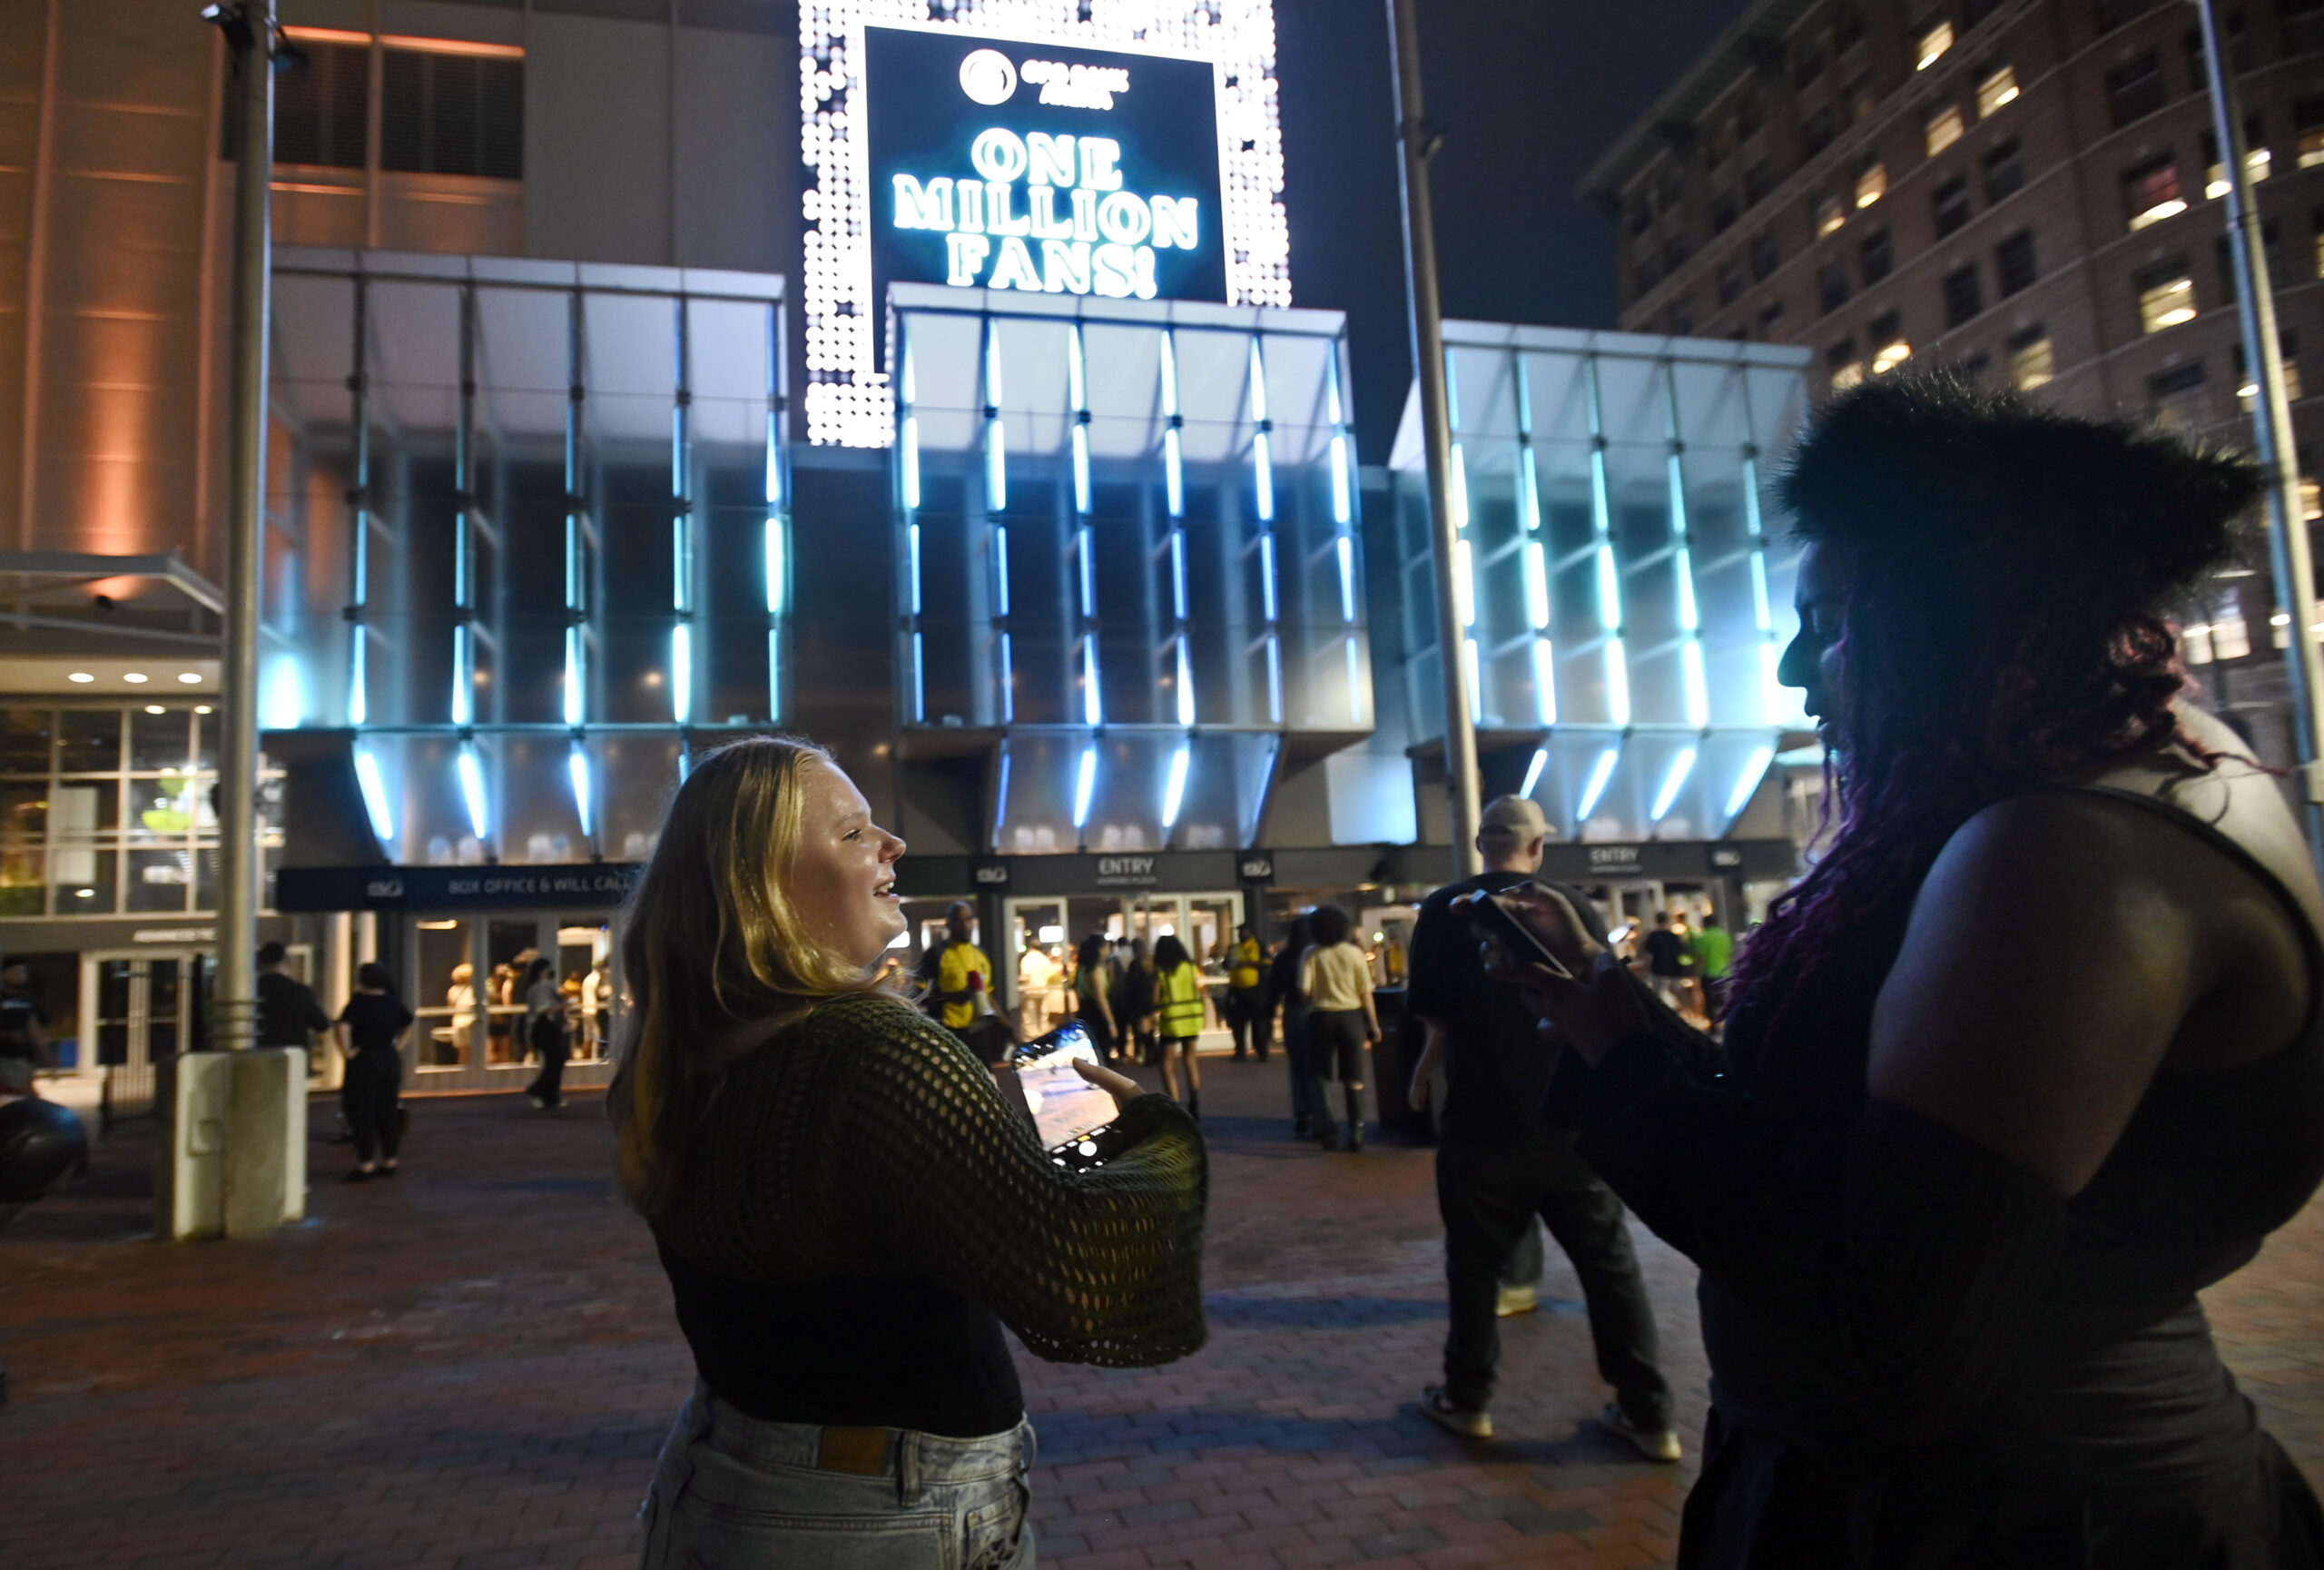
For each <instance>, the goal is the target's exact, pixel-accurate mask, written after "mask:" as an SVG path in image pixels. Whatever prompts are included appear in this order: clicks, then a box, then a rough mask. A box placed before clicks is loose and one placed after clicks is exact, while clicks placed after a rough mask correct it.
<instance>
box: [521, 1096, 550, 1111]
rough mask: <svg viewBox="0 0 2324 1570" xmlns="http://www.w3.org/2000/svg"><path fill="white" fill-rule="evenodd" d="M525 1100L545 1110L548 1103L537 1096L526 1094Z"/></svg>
mask: <svg viewBox="0 0 2324 1570" xmlns="http://www.w3.org/2000/svg"><path fill="white" fill-rule="evenodd" d="M525 1100H527V1101H530V1102H532V1103H533V1105H535V1106H536V1107H538V1108H540V1109H541V1110H542V1111H547V1110H548V1103H547V1101H542V1100H541V1099H540V1098H539V1097H538V1096H527V1097H526V1098H525Z"/></svg>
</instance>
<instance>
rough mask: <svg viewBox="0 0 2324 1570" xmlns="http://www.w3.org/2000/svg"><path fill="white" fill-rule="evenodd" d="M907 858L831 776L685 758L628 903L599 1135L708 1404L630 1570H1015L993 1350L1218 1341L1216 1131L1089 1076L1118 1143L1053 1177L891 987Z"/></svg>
mask: <svg viewBox="0 0 2324 1570" xmlns="http://www.w3.org/2000/svg"><path fill="white" fill-rule="evenodd" d="M903 851H904V844H903V841H901V840H900V839H898V838H897V837H896V836H895V835H894V834H890V833H889V832H887V831H886V830H885V829H882V828H881V827H880V826H879V825H878V824H875V823H873V822H872V815H871V811H870V809H869V807H868V806H866V805H865V804H864V801H863V797H862V795H861V794H860V793H859V792H858V791H857V790H856V788H855V786H854V785H853V784H852V782H851V781H850V780H849V779H848V777H847V775H845V774H843V773H842V772H841V770H840V768H839V767H838V765H836V764H834V763H832V760H831V757H830V755H828V754H827V753H825V752H823V751H822V749H821V748H819V747H816V746H812V745H811V744H809V743H806V742H803V741H799V740H795V739H793V738H788V737H778V736H760V737H753V738H752V739H750V740H748V741H741V742H736V743H734V744H732V745H730V746H725V747H723V748H721V749H719V750H717V751H714V752H711V753H709V754H707V755H704V756H703V757H701V758H700V759H698V760H697V762H696V763H695V765H694V768H693V770H692V771H691V772H690V773H689V774H688V775H687V776H686V780H685V783H684V784H683V785H680V786H679V787H678V792H677V795H676V798H675V800H674V801H673V802H672V804H671V806H670V810H669V816H668V819H667V821H666V822H665V824H664V825H663V829H662V833H661V835H660V838H659V840H658V842H657V844H655V850H654V854H653V857H652V859H651V860H650V861H649V862H648V863H647V864H646V867H645V872H644V874H643V875H642V876H641V877H640V878H639V879H638V881H637V884H636V885H635V889H634V891H633V893H632V894H631V896H630V905H629V910H628V913H627V915H626V918H625V923H624V926H625V937H624V939H623V944H624V949H623V974H624V977H625V981H626V982H627V984H628V987H629V989H630V992H631V995H632V1000H633V1003H632V1006H631V1007H630V1008H628V1009H627V1010H625V1012H624V1014H623V1017H622V1021H621V1023H620V1035H621V1042H620V1046H619V1050H618V1056H619V1066H618V1068H617V1070H616V1072H615V1079H614V1084H613V1090H612V1094H611V1097H610V1109H611V1111H612V1114H613V1118H614V1123H615V1132H616V1151H617V1159H618V1165H619V1171H620V1176H621V1181H622V1187H623V1190H624V1191H625V1193H626V1194H627V1196H628V1198H629V1200H630V1202H631V1204H632V1205H633V1206H635V1209H636V1210H638V1211H639V1212H640V1213H641V1214H642V1215H643V1216H644V1217H645V1220H646V1222H647V1224H648V1225H649V1226H650V1228H651V1229H652V1231H653V1236H654V1239H655V1247H656V1248H657V1249H658V1250H659V1252H660V1256H661V1260H662V1266H663V1269H664V1270H665V1272H666V1273H667V1275H668V1276H669V1279H670V1286H671V1290H672V1293H673V1296H674V1298H675V1303H676V1308H677V1319H678V1326H679V1328H680V1329H681V1330H682V1331H683V1332H684V1336H685V1338H686V1342H687V1345H688V1346H689V1348H691V1349H692V1351H693V1354H694V1367H695V1370H696V1374H697V1379H696V1383H695V1385H694V1393H693V1395H692V1397H690V1398H689V1399H688V1400H687V1401H686V1402H685V1404H684V1407H683V1409H682V1410H681V1411H680V1413H679V1415H678V1418H677V1421H676V1424H675V1427H673V1428H672V1429H671V1432H670V1436H669V1439H668V1441H667V1443H665V1445H664V1447H663V1449H662V1456H661V1459H660V1461H659V1463H658V1465H657V1466H656V1468H655V1474H654V1479H653V1482H652V1484H651V1486H650V1487H649V1488H648V1490H647V1494H646V1498H645V1506H644V1509H643V1511H642V1512H641V1514H642V1517H643V1519H644V1523H645V1547H644V1552H643V1555H642V1557H641V1559H640V1565H641V1566H642V1567H643V1570H676V1567H677V1566H680V1565H690V1566H698V1567H700V1570H792V1567H805V1566H812V1565H841V1564H844V1565H849V1566H851V1567H852V1570H925V1567H927V1566H933V1565H960V1566H970V1565H975V1566H980V1567H990V1570H1026V1567H1029V1566H1030V1565H1032V1564H1033V1562H1034V1548H1033V1534H1032V1529H1031V1526H1030V1511H1029V1488H1028V1481H1027V1479H1028V1476H1029V1472H1030V1470H1031V1467H1032V1464H1033V1449H1034V1445H1033V1433H1032V1427H1031V1425H1030V1424H1029V1422H1027V1420H1026V1417H1025V1403H1024V1397H1023V1393H1022V1390H1021V1388H1020V1387H1019V1383H1018V1378H1017V1371H1016V1368H1015V1367H1014V1366H1013V1364H1012V1363H1011V1361H1010V1358H1009V1343H1008V1340H1007V1339H1006V1338H1005V1336H1004V1333H1003V1327H1004V1326H1006V1327H1007V1328H1008V1329H1010V1330H1013V1331H1015V1332H1016V1334H1017V1336H1018V1337H1019V1338H1020V1339H1021V1340H1022V1341H1023V1342H1024V1344H1025V1346H1026V1347H1027V1348H1028V1349H1029V1350H1030V1351H1031V1352H1032V1353H1033V1354H1034V1355H1035V1356H1037V1357H1040V1358H1047V1359H1049V1360H1052V1361H1057V1362H1075V1363H1092V1364H1098V1365H1100V1366H1104V1367H1108V1368H1147V1367H1152V1366H1155V1365H1157V1364H1162V1363H1167V1362H1170V1361H1172V1360H1174V1359H1176V1358H1182V1357H1185V1356H1186V1355H1187V1354H1188V1353H1190V1352H1192V1351H1194V1350H1196V1348H1199V1347H1200V1346H1201V1345H1202V1344H1203V1341H1204V1338H1205V1327H1204V1323H1203V1308H1202V1226H1203V1203H1204V1194H1205V1192H1206V1183H1207V1174H1206V1165H1205V1156H1204V1151H1203V1144H1202V1135H1201V1132H1200V1131H1198V1130H1197V1129H1196V1127H1195V1124H1194V1121H1193V1120H1192V1119H1191V1118H1189V1117H1188V1116H1187V1112H1186V1111H1185V1110H1184V1109H1183V1108H1181V1107H1180V1106H1178V1104H1177V1102H1175V1101H1170V1100H1168V1099H1167V1098H1165V1097H1162V1096H1154V1095H1147V1094H1145V1093H1143V1092H1142V1091H1140V1090H1139V1088H1138V1086H1137V1083H1136V1082H1135V1081H1131V1080H1129V1079H1128V1078H1127V1077H1126V1076H1124V1075H1121V1074H1118V1073H1115V1072H1113V1071H1110V1070H1108V1069H1104V1068H1101V1067H1099V1066H1098V1065H1096V1064H1082V1065H1079V1070H1078V1071H1079V1072H1080V1073H1081V1075H1082V1076H1083V1077H1084V1078H1085V1079H1088V1081H1091V1082H1092V1083H1094V1084H1097V1085H1098V1086H1100V1087H1101V1088H1103V1089H1104V1090H1106V1091H1108V1092H1109V1093H1110V1094H1111V1095H1112V1096H1113V1097H1114V1098H1115V1100H1116V1101H1117V1102H1118V1108H1119V1112H1118V1117H1117V1119H1116V1121H1114V1123H1113V1124H1112V1126H1111V1127H1110V1128H1109V1129H1108V1130H1107V1131H1104V1132H1103V1133H1101V1134H1099V1135H1098V1136H1097V1137H1098V1140H1099V1142H1100V1144H1101V1146H1102V1150H1101V1152H1100V1154H1101V1160H1100V1164H1098V1165H1097V1166H1094V1167H1091V1168H1088V1169H1087V1170H1072V1169H1068V1168H1067V1167H1064V1166H1061V1165H1059V1163H1057V1162H1056V1161H1054V1160H1051V1159H1050V1157H1049V1152H1048V1151H1047V1150H1043V1149H1042V1148H1041V1146H1040V1143H1039V1140H1037V1139H1036V1138H1035V1136H1034V1132H1033V1125H1032V1122H1031V1121H1030V1120H1029V1119H1028V1118H1027V1117H1025V1115H1024V1113H1023V1111H1022V1109H1021V1107H1020V1106H1017V1105H1012V1104H1011V1103H1010V1102H1009V1101H1006V1100H1004V1099H1003V1098H1002V1096H1001V1095H1000V1091H998V1089H997V1088H996V1087H995V1085H994V1082H993V1078H992V1075H991V1073H990V1071H988V1070H987V1069H986V1068H985V1066H984V1065H983V1064H981V1063H980V1062H979V1061H977V1059H976V1056H975V1054H973V1053H972V1052H969V1051H968V1050H967V1048H966V1047H964V1046H963V1045H962V1044H961V1042H960V1038H959V1037H957V1036H955V1035H953V1034H952V1033H951V1032H949V1031H946V1030H944V1029H943V1028H942V1027H940V1025H938V1024H936V1023H935V1022H932V1021H931V1020H929V1019H928V1018H927V1017H926V1016H925V1015H923V1014H921V1012H918V1011H917V1010H915V1009H913V1008H912V1007H911V1005H910V1004H908V1003H907V1002H904V1001H903V1000H901V999H900V998H897V997H895V996H893V995H892V994H891V993H888V992H884V991H883V990H881V987H880V986H879V984H878V983H877V982H875V981H874V979H873V976H874V972H875V968H876V967H877V965H878V963H879V961H880V958H881V954H882V953H885V952H886V950H887V946H888V943H889V942H890V941H891V939H892V938H894V937H895V936H896V934H897V933H900V932H901V931H902V930H903V928H904V915H903V909H902V904H901V901H900V900H899V899H898V897H897V895H896V894H895V865H896V861H897V858H898V857H900V856H901V854H903Z"/></svg>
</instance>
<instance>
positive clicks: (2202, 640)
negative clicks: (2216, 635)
mask: <svg viewBox="0 0 2324 1570" xmlns="http://www.w3.org/2000/svg"><path fill="white" fill-rule="evenodd" d="M2179 653H2180V657H2181V659H2183V660H2185V661H2186V663H2187V664H2189V665H2209V664H2211V661H2212V659H2213V658H2215V656H2214V655H2213V654H2212V652H2211V623H2209V622H2207V621H2192V622H2189V623H2188V624H2187V625H2186V626H2185V627H2181V628H2180V629H2179Z"/></svg>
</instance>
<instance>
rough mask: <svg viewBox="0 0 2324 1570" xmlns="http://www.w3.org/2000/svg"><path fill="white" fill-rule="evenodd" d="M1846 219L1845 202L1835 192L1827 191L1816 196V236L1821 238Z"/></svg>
mask: <svg viewBox="0 0 2324 1570" xmlns="http://www.w3.org/2000/svg"><path fill="white" fill-rule="evenodd" d="M1847 221H1848V210H1847V204H1846V202H1842V201H1841V200H1840V199H1839V196H1838V194H1837V193H1834V192H1830V191H1827V192H1825V193H1823V194H1821V195H1820V196H1818V197H1817V198H1816V238H1817V239H1818V240H1821V239H1823V238H1824V236H1826V235H1827V234H1829V233H1831V232H1833V231H1834V230H1836V229H1837V228H1839V227H1840V225H1842V224H1843V223H1846V222H1847Z"/></svg>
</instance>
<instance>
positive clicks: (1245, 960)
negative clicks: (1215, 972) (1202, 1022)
mask: <svg viewBox="0 0 2324 1570" xmlns="http://www.w3.org/2000/svg"><path fill="white" fill-rule="evenodd" d="M1221 1012H1223V1013H1225V1014H1226V1028H1227V1029H1228V1030H1229V1031H1232V1032H1234V1033H1235V1061H1236V1062H1238V1063H1239V1062H1241V1061H1243V1052H1244V1050H1245V1049H1246V1047H1247V1048H1248V1049H1250V1051H1251V1052H1252V1053H1253V1055H1255V1056H1256V1057H1257V1059H1258V1060H1259V1061H1261V1062H1263V1063H1264V1062H1265V1061H1267V1047H1268V1044H1269V1043H1268V1041H1267V1038H1268V1037H1269V1036H1270V1035H1272V1034H1273V1033H1274V1032H1272V1031H1271V1030H1270V1029H1269V1028H1268V1026H1269V1024H1270V1021H1269V1020H1268V1018H1267V951H1266V948H1265V945H1264V944H1262V943H1260V942H1259V929H1258V928H1257V927H1256V926H1255V925H1254V924H1252V923H1249V922H1245V923H1243V929H1242V932H1241V933H1240V934H1239V935H1238V936H1237V938H1236V943H1235V946H1234V948H1232V949H1231V950H1229V951H1228V952H1227V955H1226V1008H1225V1009H1224V1010H1222V1011H1221Z"/></svg>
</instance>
